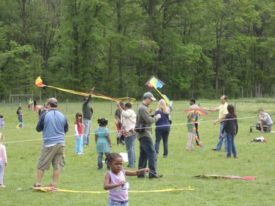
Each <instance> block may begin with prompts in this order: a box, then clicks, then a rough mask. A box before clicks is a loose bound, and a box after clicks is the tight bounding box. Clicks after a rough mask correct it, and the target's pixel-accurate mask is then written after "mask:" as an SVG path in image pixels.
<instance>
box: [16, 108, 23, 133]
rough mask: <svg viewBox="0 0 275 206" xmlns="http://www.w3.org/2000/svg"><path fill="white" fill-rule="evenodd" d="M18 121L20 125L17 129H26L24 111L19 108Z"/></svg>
mask: <svg viewBox="0 0 275 206" xmlns="http://www.w3.org/2000/svg"><path fill="white" fill-rule="evenodd" d="M16 114H17V119H18V122H19V123H18V125H17V128H23V127H24V123H23V111H22V108H21V107H18V109H17V111H16Z"/></svg>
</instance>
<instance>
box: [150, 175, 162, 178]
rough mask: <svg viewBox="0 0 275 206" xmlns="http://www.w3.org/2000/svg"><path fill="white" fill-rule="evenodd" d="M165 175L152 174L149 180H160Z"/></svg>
mask: <svg viewBox="0 0 275 206" xmlns="http://www.w3.org/2000/svg"><path fill="white" fill-rule="evenodd" d="M162 177H163V175H158V174H154V175H153V174H150V175H149V179H159V178H162Z"/></svg>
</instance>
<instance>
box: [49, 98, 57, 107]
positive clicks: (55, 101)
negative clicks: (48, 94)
mask: <svg viewBox="0 0 275 206" xmlns="http://www.w3.org/2000/svg"><path fill="white" fill-rule="evenodd" d="M48 104H49V105H51V106H53V107H57V99H56V98H54V97H52V98H49V99H48V100H47V105H48Z"/></svg>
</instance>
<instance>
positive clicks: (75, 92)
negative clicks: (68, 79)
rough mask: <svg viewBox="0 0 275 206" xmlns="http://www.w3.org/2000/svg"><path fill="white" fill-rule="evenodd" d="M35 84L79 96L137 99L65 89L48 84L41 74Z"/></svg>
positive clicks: (118, 99) (123, 99)
mask: <svg viewBox="0 0 275 206" xmlns="http://www.w3.org/2000/svg"><path fill="white" fill-rule="evenodd" d="M35 85H36V86H37V87H39V88H44V87H48V88H52V89H56V90H59V91H62V92H67V93H70V94H75V95H79V96H85V97H87V96H89V95H92V97H93V98H98V99H104V100H110V101H113V102H121V101H125V100H127V101H131V102H133V101H135V99H134V98H129V97H123V98H114V97H108V96H105V95H102V94H95V93H91V94H90V93H85V92H79V91H75V90H71V89H63V88H60V87H55V86H51V85H46V84H44V83H43V80H42V79H41V77H40V76H39V77H37V78H36V80H35Z"/></svg>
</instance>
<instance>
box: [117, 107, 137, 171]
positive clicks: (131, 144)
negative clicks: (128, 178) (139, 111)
mask: <svg viewBox="0 0 275 206" xmlns="http://www.w3.org/2000/svg"><path fill="white" fill-rule="evenodd" d="M124 107H125V109H124V110H123V109H122V108H120V109H121V123H122V132H123V136H124V137H125V145H126V150H127V154H128V161H129V165H128V167H130V168H134V167H135V140H136V133H135V125H136V113H135V111H134V110H133V109H132V104H131V103H129V102H128V103H126V104H125V105H124Z"/></svg>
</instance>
